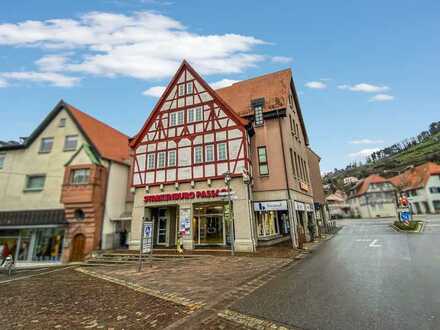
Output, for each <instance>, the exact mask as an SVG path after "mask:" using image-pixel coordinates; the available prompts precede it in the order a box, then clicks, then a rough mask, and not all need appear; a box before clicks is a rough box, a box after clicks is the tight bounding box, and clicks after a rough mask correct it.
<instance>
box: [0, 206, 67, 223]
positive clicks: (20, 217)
mask: <svg viewBox="0 0 440 330" xmlns="http://www.w3.org/2000/svg"><path fill="white" fill-rule="evenodd" d="M65 224H67V221H66V218H65V216H64V209H56V210H25V211H0V226H2V227H5V226H6V227H17V226H42V225H65Z"/></svg>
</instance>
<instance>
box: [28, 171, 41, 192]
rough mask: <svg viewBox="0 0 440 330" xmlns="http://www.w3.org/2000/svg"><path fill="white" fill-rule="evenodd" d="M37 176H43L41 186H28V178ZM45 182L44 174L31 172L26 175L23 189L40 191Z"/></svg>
mask: <svg viewBox="0 0 440 330" xmlns="http://www.w3.org/2000/svg"><path fill="white" fill-rule="evenodd" d="M37 177H42V178H43V184H42V185H41V187H34V188H32V187H30V186H29V183H30V180H31V179H32V178H37ZM45 183H46V175H45V174H31V175H26V185H25V189H24V190H25V191H41V190H43V189H44V185H45Z"/></svg>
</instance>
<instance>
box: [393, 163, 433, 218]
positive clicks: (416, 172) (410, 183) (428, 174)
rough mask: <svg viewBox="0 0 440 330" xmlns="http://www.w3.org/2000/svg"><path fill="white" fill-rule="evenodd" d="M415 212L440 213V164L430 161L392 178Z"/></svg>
mask: <svg viewBox="0 0 440 330" xmlns="http://www.w3.org/2000/svg"><path fill="white" fill-rule="evenodd" d="M390 180H391V181H392V182H393V184H394V185H395V186H396V187H397V189H398V190H399V192H400V193H401V194H405V195H406V196H407V197H408V200H409V202H410V206H411V209H412V212H413V213H414V214H430V213H440V165H438V164H435V163H433V162H428V163H425V164H423V165H420V166H416V167H413V168H411V169H409V170H407V171H405V172H404V173H402V174H400V175H398V176H395V177H393V178H391V179H390Z"/></svg>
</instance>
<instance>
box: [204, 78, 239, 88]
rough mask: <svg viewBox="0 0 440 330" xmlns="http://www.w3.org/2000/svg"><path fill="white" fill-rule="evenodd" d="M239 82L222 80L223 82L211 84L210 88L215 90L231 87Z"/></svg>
mask: <svg viewBox="0 0 440 330" xmlns="http://www.w3.org/2000/svg"><path fill="white" fill-rule="evenodd" d="M239 81H240V80H234V79H222V80H219V81H215V82H213V83H210V84H209V86H211V88H213V89H219V88H223V87H228V86H231V85H232V84H235V83H236V82H239Z"/></svg>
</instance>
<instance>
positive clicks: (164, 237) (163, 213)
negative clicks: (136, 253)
mask: <svg viewBox="0 0 440 330" xmlns="http://www.w3.org/2000/svg"><path fill="white" fill-rule="evenodd" d="M167 213H168V210H167V209H159V212H158V218H157V232H156V244H157V245H168V214H167Z"/></svg>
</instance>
